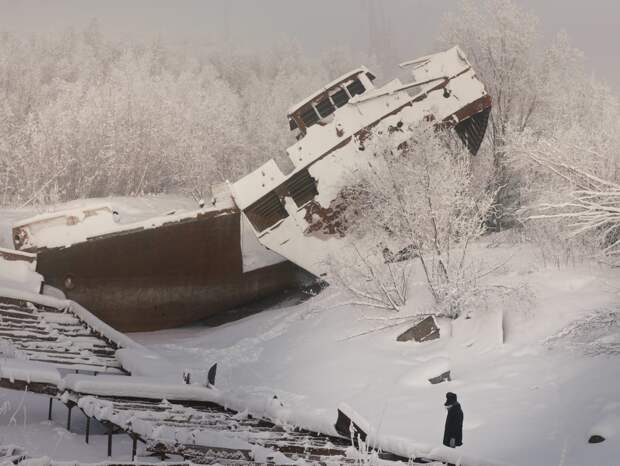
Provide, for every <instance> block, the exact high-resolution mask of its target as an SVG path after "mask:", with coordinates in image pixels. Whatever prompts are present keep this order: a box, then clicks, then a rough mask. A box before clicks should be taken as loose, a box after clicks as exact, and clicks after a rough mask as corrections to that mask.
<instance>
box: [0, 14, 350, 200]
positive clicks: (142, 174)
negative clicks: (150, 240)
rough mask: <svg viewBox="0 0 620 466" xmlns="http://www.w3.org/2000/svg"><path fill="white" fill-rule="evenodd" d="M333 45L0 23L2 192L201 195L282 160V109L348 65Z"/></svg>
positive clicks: (286, 134)
mask: <svg viewBox="0 0 620 466" xmlns="http://www.w3.org/2000/svg"><path fill="white" fill-rule="evenodd" d="M215 45H217V47H216V46H215ZM339 56H342V55H337V54H336V55H334V54H326V55H325V56H324V57H319V58H313V59H311V58H308V57H307V56H306V54H304V53H303V52H302V51H301V49H300V48H299V47H298V46H296V45H294V44H293V45H289V44H287V45H283V46H276V47H274V48H273V49H267V50H238V49H236V48H235V47H233V46H231V45H230V44H228V43H217V44H216V43H214V44H206V45H205V44H192V43H189V44H184V45H183V46H178V45H177V46H171V45H169V44H166V42H165V41H163V40H162V39H161V38H156V39H154V40H151V41H143V42H136V41H127V40H126V41H116V40H110V39H108V38H106V37H105V36H104V35H103V34H102V33H101V31H100V29H99V27H98V24H97V23H96V22H92V23H91V24H89V25H88V26H87V27H86V28H85V29H84V30H82V31H75V30H68V31H65V32H63V33H60V34H50V35H46V36H31V37H25V38H24V37H19V36H16V35H12V34H8V33H5V34H0V110H1V115H0V202H1V203H3V204H6V203H18V204H30V203H40V202H42V203H45V202H56V201H64V200H69V199H75V198H80V197H92V196H105V195H110V194H125V195H132V194H141V193H159V192H170V191H182V192H186V193H191V194H192V195H194V196H196V197H204V196H205V195H208V193H209V188H210V185H211V184H213V183H219V182H223V181H225V180H234V179H236V178H238V177H240V176H242V175H244V174H245V173H247V172H249V171H251V170H253V169H254V168H256V167H258V166H259V165H261V164H262V163H264V162H265V161H266V160H268V159H269V158H276V160H279V161H282V160H285V149H286V148H287V146H288V145H290V144H291V142H293V141H294V138H293V136H292V134H291V132H290V130H289V128H288V123H287V121H286V111H287V109H288V108H289V107H290V106H291V105H293V104H294V103H295V102H297V101H299V100H300V99H302V98H303V97H305V96H306V95H308V94H310V93H312V92H313V91H314V90H316V89H317V88H319V87H321V86H322V85H323V84H325V82H326V81H328V80H330V79H333V78H334V77H335V76H333V75H332V73H338V74H340V73H343V72H345V71H346V70H347V69H348V68H353V67H354V66H353V64H352V61H353V58H352V56H351V57H349V60H343V59H339V58H338V57H339ZM358 65H359V63H355V66H358Z"/></svg>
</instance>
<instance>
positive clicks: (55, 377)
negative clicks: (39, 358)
mask: <svg viewBox="0 0 620 466" xmlns="http://www.w3.org/2000/svg"><path fill="white" fill-rule="evenodd" d="M0 376H2V378H3V379H7V380H10V381H11V382H13V381H15V380H21V381H24V382H27V383H33V382H38V383H45V384H51V385H58V383H59V382H60V379H61V375H60V372H59V371H58V369H56V367H54V365H52V364H46V363H43V362H35V361H27V360H21V359H7V358H1V359H0Z"/></svg>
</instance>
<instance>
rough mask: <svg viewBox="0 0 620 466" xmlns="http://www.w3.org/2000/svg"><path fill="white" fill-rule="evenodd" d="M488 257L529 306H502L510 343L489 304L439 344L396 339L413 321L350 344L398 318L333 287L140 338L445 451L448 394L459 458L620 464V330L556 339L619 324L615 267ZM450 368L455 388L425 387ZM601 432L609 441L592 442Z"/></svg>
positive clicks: (502, 250) (238, 384) (445, 330)
mask: <svg viewBox="0 0 620 466" xmlns="http://www.w3.org/2000/svg"><path fill="white" fill-rule="evenodd" d="M481 252H483V253H484V254H485V257H487V258H489V257H490V258H491V259H493V258H495V260H497V261H502V260H504V259H505V258H507V257H512V259H511V260H510V261H509V265H510V266H509V267H506V268H504V269H503V270H502V271H497V272H496V273H495V274H494V276H493V277H492V280H494V281H495V282H496V283H498V284H507V283H509V284H513V285H514V286H517V285H518V284H519V285H523V286H527V287H529V289H530V290H531V295H532V298H531V300H529V301H528V300H524V301H523V302H522V303H514V302H513V303H506V305H505V309H504V310H505V316H504V317H505V318H504V331H505V335H504V336H505V339H506V342H505V344H503V345H502V344H501V343H499V342H500V341H501V334H500V330H501V329H498V327H497V325H496V324H495V323H496V321H497V320H496V317H495V316H496V314H495V310H491V311H485V312H484V313H482V312H481V313H479V315H478V316H477V317H474V318H473V319H468V320H465V319H460V320H457V321H456V322H454V323H449V322H444V323H443V324H442V335H443V338H442V339H441V340H439V341H434V342H427V343H423V344H416V343H397V342H396V341H395V338H396V336H397V335H398V334H399V333H401V332H402V331H403V330H405V329H406V328H407V326H406V325H405V324H403V325H399V326H396V327H393V328H389V329H386V330H383V331H379V332H374V333H372V334H369V335H363V336H359V337H353V336H354V335H357V334H359V333H362V332H365V331H368V330H372V329H374V328H377V327H379V326H383V325H385V324H386V323H390V322H391V321H385V320H383V321H382V320H376V319H386V318H387V319H389V318H390V317H395V316H394V315H393V314H385V313H383V314H379V313H376V312H375V311H370V310H361V309H354V308H352V307H351V306H341V305H339V304H341V303H342V302H343V301H346V298H345V297H344V296H343V295H342V294H341V293H340V292H339V291H338V290H336V289H328V290H326V291H325V292H324V293H322V294H321V295H319V296H317V297H315V298H313V299H311V300H310V301H308V302H307V303H304V304H302V305H298V306H295V307H288V308H282V309H274V310H270V311H267V312H264V313H261V314H258V315H254V316H251V317H248V318H246V319H243V320H242V321H239V322H235V323H231V324H227V325H224V326H221V327H217V328H204V327H200V326H194V327H188V328H183V329H176V330H169V331H165V332H155V333H148V334H147V333H144V334H134V335H132V336H133V337H134V338H135V339H137V340H138V341H140V342H141V343H143V344H144V345H146V346H148V347H150V348H151V349H154V350H156V351H159V352H161V353H162V354H164V355H165V356H167V357H168V358H170V359H172V360H173V361H176V362H177V363H178V364H179V365H183V366H193V367H197V368H204V367H206V365H207V364H209V363H210V362H212V361H217V362H218V363H219V368H220V371H219V375H218V377H219V379H218V386H219V388H220V389H223V390H231V391H233V392H234V393H236V394H237V395H238V396H239V397H246V398H248V399H254V400H263V403H265V404H268V403H269V400H270V399H271V398H272V396H273V395H274V394H277V396H278V398H279V399H280V400H282V402H283V403H284V404H285V406H286V407H287V408H291V409H292V410H293V411H296V412H302V413H306V414H309V415H313V416H318V417H320V418H322V419H324V421H325V422H326V423H328V422H334V421H335V418H336V408H337V406H338V404H339V403H340V402H346V403H347V404H349V405H350V406H352V407H353V408H354V409H356V410H357V411H358V412H359V413H360V414H361V415H362V416H363V417H365V418H366V419H367V420H368V421H369V422H370V423H371V424H372V425H373V426H374V428H375V429H377V430H378V431H379V433H380V434H382V435H390V436H392V435H393V436H399V437H404V438H406V439H408V440H410V441H415V442H417V443H421V444H427V445H431V446H432V445H439V444H440V442H441V438H442V434H443V422H444V417H445V411H444V408H443V406H442V404H443V401H444V396H445V392H446V391H454V392H456V393H457V394H458V395H459V399H460V401H461V403H462V405H463V409H464V412H465V426H464V430H465V432H464V446H463V447H462V449H460V450H459V452H460V453H462V454H464V455H468V456H472V457H478V458H485V459H487V460H494V461H497V462H500V463H505V464H514V465H528V466H531V465H541V466H543V465H544V466H547V465H552V464H562V465H564V466H567V465H575V466H577V465H590V464H591V465H610V466H611V465H616V464H618V463H617V458H618V457H620V437H619V436H618V433H617V432H618V431H619V430H618V429H617V427H618V425H617V418H618V417H617V412H618V409H617V405H618V403H619V402H620V364H618V362H619V361H620V359H619V356H620V355H619V353H620V351H617V352H615V353H614V348H617V346H614V345H613V342H614V335H615V336H617V335H618V331H619V330H620V328H619V327H614V326H613V325H612V326H611V327H609V328H607V329H605V328H603V329H602V330H601V329H599V333H601V331H602V333H603V334H605V335H603V334H601V335H598V336H597V339H598V341H599V343H600V342H602V343H605V342H608V344H607V346H606V345H605V344H602V345H598V346H596V345H595V346H592V345H590V344H589V343H588V340H587V338H586V339H585V343H584V341H583V340H584V338H581V340H579V338H577V336H578V334H579V332H571V333H569V335H567V336H566V337H562V338H555V339H553V338H551V337H552V336H554V335H557V334H559V333H560V332H561V331H562V329H564V328H566V327H568V326H570V325H571V324H573V325H576V324H575V322H580V321H581V320H584V321H588V319H587V318H588V316H592V315H598V314H601V313H602V314H605V313H617V317H620V294H619V287H620V285H619V284H620V280H619V279H620V271H613V270H607V269H604V268H599V267H598V266H596V265H581V266H579V267H576V268H566V269H560V270H557V269H542V268H540V267H539V266H537V265H536V261H535V259H534V257H533V253H532V252H531V251H530V250H529V248H527V246H523V247H522V248H521V249H518V250H516V251H515V249H514V247H510V248H509V247H508V246H505V247H499V248H498V247H494V248H493V249H490V248H489V249H486V250H482V251H481ZM515 252H517V254H515ZM616 325H617V324H616ZM576 327H577V328H579V327H580V326H579V325H576ZM584 331H586V333H587V332H589V331H591V329H587V330H584ZM449 333H452V338H448V334H449ZM582 337H583V336H582ZM593 348H594V349H595V348H599V350H597V351H591V350H592V349H593ZM601 352H603V354H597V353H601ZM447 366H449V367H450V368H451V370H452V377H453V380H452V381H451V382H447V383H443V384H439V385H431V384H430V383H428V382H426V381H425V379H426V378H427V376H429V375H431V374H434V375H438V373H437V374H435V373H436V372H440V371H443V370H444V369H445V368H446V367H447ZM597 424H600V430H601V432H603V431H604V432H607V433H608V435H610V437H609V438H608V440H607V441H606V442H604V443H601V444H597V445H590V444H588V443H587V439H588V437H589V435H590V434H591V430H592V429H593V428H595V430H596V428H597Z"/></svg>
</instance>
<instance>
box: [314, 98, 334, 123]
mask: <svg viewBox="0 0 620 466" xmlns="http://www.w3.org/2000/svg"><path fill="white" fill-rule="evenodd" d="M316 109H317V110H318V112H319V114H320V115H321V117H322V118H325V117H326V116H329V115H331V114H332V113H334V112H335V111H336V107H334V104H332V103H331V101H330V100H329V98H326V99H323V100H321V101H320V102H319V103H318V104H316Z"/></svg>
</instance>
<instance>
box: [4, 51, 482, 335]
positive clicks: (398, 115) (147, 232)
mask: <svg viewBox="0 0 620 466" xmlns="http://www.w3.org/2000/svg"><path fill="white" fill-rule="evenodd" d="M400 66H401V67H402V68H403V69H404V70H408V71H410V74H411V81H410V82H405V83H403V82H402V81H401V80H400V79H394V80H393V81H390V82H388V83H387V84H385V85H383V86H381V87H375V85H374V81H375V76H374V74H373V73H372V72H371V71H370V70H368V69H367V68H366V67H360V68H358V69H355V70H353V71H351V72H349V73H346V74H345V75H343V76H341V77H340V78H338V79H336V80H334V81H332V82H331V83H329V84H327V85H326V86H324V87H323V88H322V89H320V90H318V91H317V92H315V93H313V94H312V95H310V96H309V97H307V98H306V99H304V100H303V101H301V102H299V103H298V104H296V105H294V106H293V107H291V109H290V110H289V112H288V115H287V116H288V121H289V127H290V129H291V130H292V131H295V132H296V134H297V142H296V143H295V144H293V145H292V146H291V147H289V148H288V149H287V153H288V156H289V158H290V160H291V162H292V164H293V167H294V168H293V170H292V171H290V172H289V173H286V174H285V173H284V172H283V171H282V170H280V168H279V167H278V165H277V164H276V163H275V161H273V160H270V161H268V162H267V163H265V164H264V165H263V166H261V167H259V168H258V169H256V170H255V171H254V172H252V173H250V174H248V175H247V176H245V177H243V178H241V179H240V180H238V181H236V182H233V183H228V184H226V185H224V186H220V187H218V188H217V189H214V190H213V191H214V196H213V199H212V201H211V203H209V204H208V205H209V207H206V208H205V207H201V208H200V209H197V210H196V211H194V212H186V213H174V214H171V215H167V216H163V217H159V218H155V219H150V220H147V221H144V222H139V223H134V224H125V225H122V224H118V223H117V222H116V221H115V211H114V209H113V207H111V206H107V205H103V206H97V207H90V208H84V209H77V210H73V211H62V212H56V213H53V214H46V215H43V216H39V217H35V218H31V219H27V220H24V221H21V222H19V223H18V224H15V225H14V228H13V241H14V246H15V248H16V249H18V250H21V251H26V252H30V253H36V255H37V262H36V264H37V265H36V270H37V272H39V273H40V274H41V275H42V276H43V277H44V280H45V284H46V285H49V286H51V287H54V288H57V289H60V290H62V291H63V292H64V294H65V295H66V296H67V297H69V298H71V299H73V300H75V301H78V302H80V303H81V304H83V305H85V306H86V307H88V308H89V309H90V310H91V311H92V312H93V313H94V314H95V315H97V316H98V317H100V318H101V319H102V320H104V321H105V322H107V323H108V324H110V325H112V326H113V327H115V328H118V329H119V330H123V331H139V330H154V329H161V328H168V327H175V326H179V325H183V324H187V323H190V322H194V321H199V320H202V319H205V318H207V317H209V316H212V315H214V314H217V313H221V312H226V311H227V310H230V309H232V308H235V307H237V306H240V305H243V304H246V303H250V302H252V301H255V300H257V299H258V298H261V297H266V296H269V295H270V294H273V293H276V292H279V291H281V290H284V289H287V288H296V287H299V286H301V284H303V283H308V282H309V280H312V279H317V278H318V279H323V280H327V281H329V270H328V268H327V266H326V263H325V259H326V257H327V256H328V255H329V254H331V253H334V252H336V251H337V250H338V248H339V247H340V245H341V242H342V241H344V240H345V237H346V231H343V229H342V228H341V216H342V213H343V212H344V211H345V210H346V200H344V199H343V197H342V196H341V195H340V194H341V192H342V190H343V189H344V188H345V187H346V185H347V183H349V182H350V178H348V176H345V172H346V173H351V172H354V171H355V167H356V166H359V164H362V163H364V162H365V160H367V158H368V157H371V154H370V153H369V152H371V151H369V150H365V147H366V144H367V143H368V141H369V140H370V139H372V137H373V134H376V133H377V132H393V131H392V130H391V129H392V128H398V132H394V133H395V134H394V137H392V142H393V144H395V147H396V145H398V144H400V143H402V142H404V141H406V140H407V139H408V137H409V134H408V129H409V128H412V127H413V126H415V125H417V124H419V123H420V122H421V121H424V120H426V121H432V122H434V123H436V124H437V125H438V126H441V127H442V128H451V130H453V131H454V132H455V133H456V134H457V135H458V136H459V137H460V138H461V140H462V141H463V143H464V144H465V145H466V146H467V148H468V149H469V151H470V152H471V154H472V155H475V154H476V153H477V151H478V149H479V147H480V144H481V142H482V139H483V137H484V134H485V131H486V126H487V121H488V117H489V113H490V110H491V98H490V96H489V95H488V94H487V92H486V90H485V88H484V85H483V83H482V82H481V81H480V80H479V79H478V78H477V76H476V74H475V71H474V70H473V68H472V66H471V65H470V63H469V62H468V60H467V58H466V56H465V54H464V53H463V52H462V51H461V50H460V49H459V48H458V47H454V48H452V49H449V50H446V51H444V52H441V53H437V54H434V55H429V56H426V57H421V58H418V59H416V60H413V61H409V62H405V63H402V64H401V65H400Z"/></svg>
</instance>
